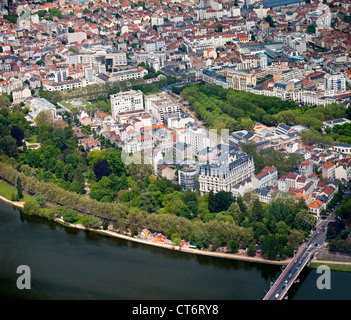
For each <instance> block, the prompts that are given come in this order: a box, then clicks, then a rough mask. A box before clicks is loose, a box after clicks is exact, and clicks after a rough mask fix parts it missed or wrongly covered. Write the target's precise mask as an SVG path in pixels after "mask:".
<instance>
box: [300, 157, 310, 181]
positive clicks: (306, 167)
mask: <svg viewBox="0 0 351 320" xmlns="http://www.w3.org/2000/svg"><path fill="white" fill-rule="evenodd" d="M312 173H313V164H312V163H311V161H303V162H301V163H300V165H299V175H300V176H302V177H306V178H308V177H309V176H310V175H311V174H312Z"/></svg>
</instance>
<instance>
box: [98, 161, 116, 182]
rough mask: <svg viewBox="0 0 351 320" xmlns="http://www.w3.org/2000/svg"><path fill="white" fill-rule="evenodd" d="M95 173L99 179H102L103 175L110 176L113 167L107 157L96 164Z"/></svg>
mask: <svg viewBox="0 0 351 320" xmlns="http://www.w3.org/2000/svg"><path fill="white" fill-rule="evenodd" d="M94 173H95V176H96V178H97V179H98V180H100V179H101V178H102V177H103V176H109V175H110V174H111V173H112V169H111V168H110V165H109V163H108V161H107V160H106V159H103V160H99V161H98V162H97V163H96V164H95V165H94Z"/></svg>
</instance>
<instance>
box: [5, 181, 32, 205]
mask: <svg viewBox="0 0 351 320" xmlns="http://www.w3.org/2000/svg"><path fill="white" fill-rule="evenodd" d="M15 194H17V189H16V188H15V187H12V186H10V185H9V184H7V183H6V182H3V181H0V196H3V197H5V198H6V199H9V200H11V197H12V195H15ZM30 199H32V197H31V196H29V195H27V194H25V193H23V198H22V199H20V201H28V200H30Z"/></svg>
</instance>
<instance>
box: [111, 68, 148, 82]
mask: <svg viewBox="0 0 351 320" xmlns="http://www.w3.org/2000/svg"><path fill="white" fill-rule="evenodd" d="M147 74H148V71H147V70H146V69H144V68H142V67H138V68H136V69H129V70H123V71H117V72H114V73H111V74H110V78H109V79H108V82H119V81H124V80H130V79H142V78H143V77H144V76H145V75H147Z"/></svg>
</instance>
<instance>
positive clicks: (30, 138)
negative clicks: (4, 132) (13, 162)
mask: <svg viewBox="0 0 351 320" xmlns="http://www.w3.org/2000/svg"><path fill="white" fill-rule="evenodd" d="M25 140H26V141H27V142H29V143H37V142H38V141H37V135H36V134H35V135H32V136H30V137H29V138H28V139H25Z"/></svg>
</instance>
